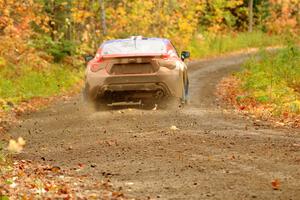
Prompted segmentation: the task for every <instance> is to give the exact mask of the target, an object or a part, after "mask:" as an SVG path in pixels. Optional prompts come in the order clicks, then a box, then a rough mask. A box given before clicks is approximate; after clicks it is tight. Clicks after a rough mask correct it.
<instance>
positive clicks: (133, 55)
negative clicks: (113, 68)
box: [102, 53, 163, 59]
mask: <svg viewBox="0 0 300 200" xmlns="http://www.w3.org/2000/svg"><path fill="white" fill-rule="evenodd" d="M132 57H163V54H160V53H151V54H149V53H147V54H143V53H139V54H111V55H102V58H104V59H105V58H132Z"/></svg>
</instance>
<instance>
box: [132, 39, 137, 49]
mask: <svg viewBox="0 0 300 200" xmlns="http://www.w3.org/2000/svg"><path fill="white" fill-rule="evenodd" d="M136 39H137V37H134V39H133V40H134V47H135V48H136Z"/></svg>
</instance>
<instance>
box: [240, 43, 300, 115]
mask: <svg viewBox="0 0 300 200" xmlns="http://www.w3.org/2000/svg"><path fill="white" fill-rule="evenodd" d="M260 56H261V58H260V59H259V60H257V59H255V58H253V59H251V60H249V61H248V62H247V63H246V64H245V66H244V71H242V72H241V73H239V74H238V78H239V79H240V80H241V81H242V85H241V87H242V90H243V91H244V92H246V94H247V96H248V97H249V98H253V99H254V100H255V101H257V102H260V103H270V104H273V105H274V106H273V108H274V109H273V114H275V115H281V114H284V113H291V114H293V113H294V114H300V103H299V101H300V90H299V88H300V49H299V47H296V46H293V45H291V46H289V47H287V48H285V49H282V50H278V52H276V53H271V52H266V51H262V52H261V54H260Z"/></svg>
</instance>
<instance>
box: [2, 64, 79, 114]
mask: <svg viewBox="0 0 300 200" xmlns="http://www.w3.org/2000/svg"><path fill="white" fill-rule="evenodd" d="M0 77H1V79H0V99H2V100H4V101H6V102H12V103H18V102H20V101H24V100H28V99H31V98H33V97H49V96H53V95H56V94H59V93H61V92H64V91H67V90H68V89H70V88H71V87H72V86H74V84H75V83H76V82H78V81H79V80H80V79H81V78H82V72H81V71H80V70H78V69H73V68H72V67H71V66H65V65H62V64H52V65H50V66H49V67H48V68H47V69H36V68H33V67H31V66H27V65H23V66H15V65H12V64H6V65H5V66H2V67H1V66H0ZM2 107H3V106H2ZM0 109H1V108H0ZM2 109H3V108H2Z"/></svg>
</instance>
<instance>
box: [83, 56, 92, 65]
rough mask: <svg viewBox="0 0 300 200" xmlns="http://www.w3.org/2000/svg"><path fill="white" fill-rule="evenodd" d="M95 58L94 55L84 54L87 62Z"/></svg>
mask: <svg viewBox="0 0 300 200" xmlns="http://www.w3.org/2000/svg"><path fill="white" fill-rule="evenodd" d="M93 59H94V56H91V55H86V56H84V60H85V62H87V63H88V62H90V61H91V60H93Z"/></svg>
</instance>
